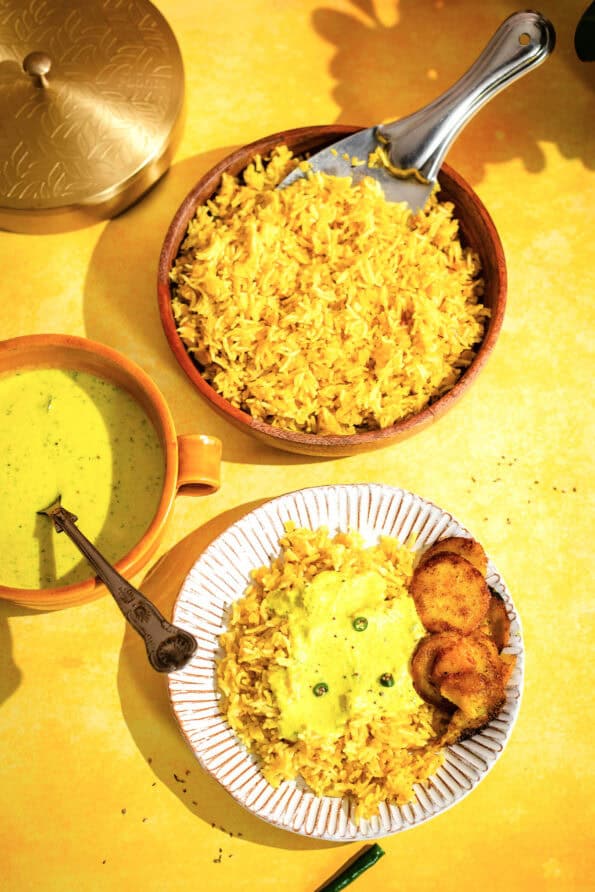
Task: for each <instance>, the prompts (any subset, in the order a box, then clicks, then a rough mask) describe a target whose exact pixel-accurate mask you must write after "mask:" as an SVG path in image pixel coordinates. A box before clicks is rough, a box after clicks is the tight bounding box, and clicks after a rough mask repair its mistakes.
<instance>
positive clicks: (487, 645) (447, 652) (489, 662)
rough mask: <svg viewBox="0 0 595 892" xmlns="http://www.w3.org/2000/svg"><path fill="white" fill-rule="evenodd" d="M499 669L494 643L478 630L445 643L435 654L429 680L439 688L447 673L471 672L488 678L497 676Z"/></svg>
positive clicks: (498, 659)
mask: <svg viewBox="0 0 595 892" xmlns="http://www.w3.org/2000/svg"><path fill="white" fill-rule="evenodd" d="M500 671H501V670H500V657H499V654H498V649H497V647H496V645H495V644H494V642H493V641H492V639H491V638H488V636H487V635H484V634H483V633H482V632H479V631H478V632H473V633H471V635H466V636H461V637H460V638H459V640H458V641H457V642H454V643H451V644H450V645H447V646H446V647H444V648H443V649H442V650H440V651H439V652H438V653H437V654H436V658H435V660H434V664H433V666H432V673H431V681H432V682H433V684H435V685H436V686H437V687H438V688H439V687H440V685H441V683H442V681H443V680H444V679H445V678H446V677H447V676H449V675H460V674H461V673H467V672H473V673H475V674H476V675H480V676H485V677H488V678H489V677H493V676H497V675H498V674H499V672H500Z"/></svg>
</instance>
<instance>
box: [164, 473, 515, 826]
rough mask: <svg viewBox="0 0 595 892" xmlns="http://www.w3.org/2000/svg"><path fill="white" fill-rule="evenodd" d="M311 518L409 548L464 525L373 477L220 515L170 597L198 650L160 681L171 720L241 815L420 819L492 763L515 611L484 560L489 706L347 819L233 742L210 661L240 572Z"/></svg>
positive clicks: (509, 704)
mask: <svg viewBox="0 0 595 892" xmlns="http://www.w3.org/2000/svg"><path fill="white" fill-rule="evenodd" d="M288 520H292V521H294V522H295V523H296V524H297V525H298V526H302V527H307V528H310V529H316V528H317V527H321V526H325V527H328V529H329V532H330V534H331V535H333V534H334V533H335V532H336V531H337V530H344V531H347V530H349V529H351V530H358V531H359V532H360V533H361V534H362V536H363V537H364V540H365V542H366V544H370V545H371V544H373V543H375V542H376V541H377V540H378V537H379V536H381V535H383V536H395V537H397V538H398V539H399V540H400V541H402V542H405V541H406V540H408V538H409V537H410V535H411V534H412V533H414V534H415V536H416V546H415V547H416V548H418V549H419V548H422V547H426V546H428V545H430V544H432V543H433V542H435V541H436V540H437V539H441V538H445V537H447V536H469V535H470V533H469V531H468V530H467V529H466V528H465V527H463V526H462V525H461V524H460V523H459V522H458V521H457V520H456V519H455V518H454V517H452V515H451V514H449V513H448V512H447V511H443V510H442V509H441V508H438V507H437V506H436V505H433V504H432V503H431V502H428V501H426V500H425V499H422V498H421V497H420V496H417V495H414V494H413V493H410V492H407V491H406V490H402V489H397V488H395V487H392V486H386V485H382V484H374V483H371V484H367V483H366V484H344V485H336V486H317V487H312V488H309V489H302V490H299V491H297V492H291V493H288V494H287V495H283V496H280V497H278V498H276V499H272V500H271V501H269V502H267V503H265V504H264V505H262V506H261V507H259V508H257V509H255V510H254V511H251V512H250V514H247V515H246V516H245V517H243V518H242V519H241V520H239V521H237V523H234V524H233V525H232V526H230V527H229V528H228V529H227V530H226V531H225V532H224V533H222V534H221V535H220V536H219V537H218V538H217V539H215V541H214V542H212V543H211V545H209V547H208V548H207V549H206V550H205V551H204V552H203V553H202V555H201V556H200V558H199V559H198V560H197V562H196V564H195V565H194V567H193V568H192V570H191V571H190V573H189V574H188V576H187V578H186V580H185V582H184V584H183V586H182V589H181V591H180V594H179V596H178V599H177V602H176V605H175V609H174V617H173V620H174V622H175V623H176V624H177V625H180V626H182V627H183V628H185V629H187V630H188V631H189V632H191V633H192V634H193V635H194V636H195V637H196V639H197V641H198V649H197V652H196V654H195V655H194V657H193V658H192V660H191V661H190V663H188V665H187V666H186V667H185V668H184V669H183V670H181V671H179V672H175V673H172V674H171V675H170V676H169V692H170V698H171V703H172V706H173V710H174V713H175V715H176V718H177V720H178V722H179V725H180V728H181V731H182V733H183V735H184V736H185V738H186V740H187V741H188V744H189V745H190V747H191V749H192V750H193V752H194V754H195V755H196V758H197V759H198V761H199V763H200V765H201V766H202V768H203V769H204V770H205V771H207V772H209V773H210V774H211V775H212V776H213V777H214V778H216V779H217V780H218V781H219V783H220V784H222V786H223V787H224V788H225V789H226V790H227V791H228V792H229V793H230V794H231V795H232V796H233V797H234V798H235V799H236V800H237V801H238V802H239V803H240V804H241V805H242V806H244V807H245V808H247V809H248V810H249V811H250V812H252V814H254V815H256V816H257V817H259V818H262V819H263V820H264V821H267V822H269V823H270V824H273V825H274V826H275V827H279V828H281V829H283V830H289V831H291V832H293V833H299V834H302V835H304V836H309V837H312V838H316V839H326V840H332V841H335V842H350V841H353V840H368V839H372V838H378V837H381V836H387V835H389V834H393V833H398V832H400V831H403V830H407V829H409V828H411V827H415V826H416V825H418V824H422V823H424V822H425V821H427V820H429V819H430V818H433V817H435V816H436V815H438V814H441V813H442V812H444V811H446V810H447V809H449V808H451V807H452V806H453V805H455V804H456V803H457V802H460V800H461V799H463V797H465V796H466V795H467V794H468V793H470V792H471V791H472V790H473V789H474V788H475V787H476V786H477V785H478V784H479V783H480V782H481V781H482V780H483V778H484V777H485V776H486V774H487V773H488V771H489V770H490V769H491V768H492V766H493V765H494V763H495V762H496V760H497V759H498V757H499V756H500V754H501V753H502V751H503V749H504V747H505V746H506V744H507V742H508V739H509V737H510V733H511V731H512V728H513V725H514V722H515V719H516V716H517V713H518V708H519V704H520V699H521V690H522V684H523V664H524V660H523V641H522V631H521V624H520V621H519V617H518V615H517V612H516V610H515V607H514V604H513V601H512V598H511V596H510V593H509V591H508V589H507V587H506V584H505V582H504V580H503V579H502V577H501V575H500V574H499V573H498V570H497V569H496V567H495V566H494V565H493V563H492V561H491V560H489V564H488V574H487V582H488V585H490V586H491V587H492V588H493V589H495V591H497V592H498V594H500V595H501V596H502V598H503V600H504V603H505V605H506V610H507V613H508V616H509V617H510V620H511V628H510V642H509V644H508V646H507V647H506V648H505V650H506V652H508V653H513V654H515V655H516V657H517V659H516V665H515V669H514V672H513V674H512V677H511V679H510V681H509V683H508V686H507V690H506V702H505V704H504V706H503V707H502V710H501V711H500V714H499V715H498V716H497V717H496V718H495V719H493V720H492V721H491V722H490V723H489V725H488V726H487V727H486V728H485V729H483V730H482V731H481V732H479V733H477V734H475V735H474V736H473V737H472V738H470V739H469V740H465V741H463V742H461V743H458V744H456V745H453V746H449V747H447V748H446V751H445V759H444V763H443V764H442V766H441V767H440V768H439V769H438V771H437V772H436V773H435V774H434V775H432V776H431V777H430V778H429V779H428V780H427V781H426V782H424V783H421V784H417V785H416V786H415V796H414V798H413V800H412V801H411V802H409V803H408V804H407V805H403V806H396V805H387V804H386V803H381V804H380V806H379V808H378V811H377V813H376V814H375V815H373V816H372V817H371V818H370V819H368V820H364V821H360V822H359V824H356V823H355V821H354V816H353V805H352V804H350V803H349V802H348V801H347V800H345V799H340V798H332V797H328V796H327V797H317V796H315V795H314V794H313V793H312V792H311V791H310V790H309V789H308V787H307V786H306V785H305V784H304V783H303V782H301V781H300V780H299V779H298V780H297V781H285V782H284V783H282V784H281V785H280V786H279V787H277V788H274V787H272V786H271V785H270V784H269V783H268V782H267V781H266V780H265V779H264V777H263V776H262V774H261V772H260V769H259V765H258V761H257V759H256V758H255V757H253V756H252V755H251V754H250V753H249V752H248V751H247V749H246V747H245V746H244V745H243V744H242V743H240V741H239V740H238V738H237V737H236V735H235V734H234V732H233V731H232V729H231V728H230V727H229V725H228V724H227V722H226V720H225V718H224V717H223V714H222V713H221V711H220V707H219V694H218V691H217V688H216V681H215V665H216V664H215V661H216V658H217V656H218V655H219V654H220V650H219V643H218V638H219V635H220V634H221V632H223V631H224V630H225V628H226V623H227V618H228V615H229V608H230V605H231V603H232V602H233V601H235V600H237V599H238V598H240V597H242V595H243V594H244V592H245V590H246V588H247V586H248V584H249V582H250V571H251V570H253V569H255V568H256V567H260V566H262V565H263V564H268V563H269V562H270V561H271V559H272V558H274V557H275V556H276V555H277V554H278V553H279V551H280V547H279V539H280V538H281V536H282V535H283V532H284V523H285V522H286V521H288Z"/></svg>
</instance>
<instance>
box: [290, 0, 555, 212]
mask: <svg viewBox="0 0 595 892" xmlns="http://www.w3.org/2000/svg"><path fill="white" fill-rule="evenodd" d="M555 42H556V34H555V31H554V28H553V25H552V24H551V22H549V21H548V20H547V19H546V18H544V16H542V15H540V13H538V12H532V11H530V10H527V11H525V12H517V13H514V14H513V15H511V16H509V17H508V18H507V19H506V20H505V21H504V22H502V24H501V25H500V27H499V28H498V30H497V31H496V33H495V34H494V35H493V37H492V39H491V40H490V41H489V43H488V44H487V46H486V47H485V49H484V50H483V52H482V53H481V55H480V56H479V58H478V59H477V60H476V61H475V62H474V63H473V65H472V66H471V68H469V70H468V71H466V72H465V74H463V75H462V77H460V78H459V80H458V81H457V82H456V83H455V84H453V85H452V86H451V87H450V88H449V89H448V90H446V92H445V93H443V94H442V95H441V96H438V97H437V98H436V99H434V100H433V101H432V102H430V104H429V105H426V106H425V107H424V108H421V109H420V110H419V111H417V112H415V113H414V114H412V115H408V116H407V117H405V118H401V119H400V120H397V121H393V122H391V123H390V124H380V125H378V126H377V127H368V128H367V129H366V130H359V131H358V132H357V133H354V134H353V135H352V136H347V137H346V138H345V139H342V140H340V141H339V142H337V143H335V144H334V145H332V146H328V147H327V148H326V149H322V151H320V152H317V153H316V154H315V155H313V156H312V157H311V158H308V168H309V170H312V171H314V172H316V171H321V172H323V173H327V174H331V175H332V176H338V177H351V179H352V180H353V181H354V182H358V181H359V180H361V179H362V177H373V178H374V179H375V180H378V181H379V182H380V185H381V186H382V190H383V192H384V195H385V198H386V200H387V201H404V202H406V203H407V204H408V205H409V207H410V208H411V210H412V211H414V212H415V211H417V210H419V209H420V208H422V207H423V206H424V205H425V203H426V201H427V199H428V197H429V196H430V194H431V192H432V190H433V188H434V186H435V185H436V180H437V178H438V172H439V171H440V167H441V165H442V162H443V160H444V156H445V155H446V153H447V151H448V149H449V148H450V146H451V144H452V143H453V142H454V140H455V139H456V137H457V136H458V135H459V133H460V131H461V130H462V129H463V127H464V126H465V124H467V122H468V121H469V120H470V119H471V118H472V117H473V116H474V115H475V114H476V112H478V111H479V109H480V108H482V106H484V105H485V103H486V102H488V100H490V99H492V97H494V96H496V94H497V93H499V92H500V91H501V90H503V89H504V88H505V87H507V86H508V85H509V84H511V83H512V82H513V81H515V80H516V79H517V78H519V77H521V75H523V74H526V73H527V72H528V71H531V70H532V69H533V68H536V67H537V66H538V65H540V64H541V63H542V62H544V61H545V60H546V59H547V57H548V56H549V54H550V53H551V51H552V50H553V48H554V45H555ZM378 151H379V155H380V158H381V161H380V163H378V164H375V165H374V166H373V167H370V166H369V159H370V155H372V154H373V153H374V152H378ZM354 159H357V163H356V165H355V166H354V164H353V163H352V162H353V160H354ZM305 175H307V174H306V172H305V171H304V170H302V168H301V167H297V168H296V169H295V170H293V171H292V172H291V173H290V174H289V175H288V176H286V177H285V179H284V180H283V181H282V182H281V183H280V184H279V186H278V187H277V188H279V189H283V188H285V187H286V186H289V185H291V183H293V182H295V180H297V179H299V178H300V177H302V176H305Z"/></svg>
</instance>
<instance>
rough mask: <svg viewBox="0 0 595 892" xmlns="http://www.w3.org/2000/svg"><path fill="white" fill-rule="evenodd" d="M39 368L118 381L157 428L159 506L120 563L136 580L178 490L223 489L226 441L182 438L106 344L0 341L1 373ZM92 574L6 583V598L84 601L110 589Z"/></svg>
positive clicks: (154, 393) (43, 603)
mask: <svg viewBox="0 0 595 892" xmlns="http://www.w3.org/2000/svg"><path fill="white" fill-rule="evenodd" d="M36 368H59V369H76V370H78V371H82V372H88V373H89V374H91V375H95V376H96V377H98V378H103V379H105V380H108V381H110V382H112V383H114V384H116V385H117V386H118V387H120V388H122V389H123V390H126V391H127V392H128V393H129V394H130V395H131V396H133V397H134V398H135V399H136V400H137V401H138V403H139V404H140V406H141V407H142V408H143V410H144V411H145V413H146V414H147V416H148V417H149V419H150V420H151V421H152V423H153V425H154V427H155V429H156V431H157V434H158V436H159V439H160V441H161V445H162V449H163V456H164V463H165V468H164V475H163V488H162V492H161V496H160V499H159V503H158V506H157V510H156V512H155V515H154V516H153V518H152V519H151V521H150V523H149V526H148V528H147V530H146V532H145V533H144V535H143V536H142V538H141V539H140V541H139V542H138V543H137V544H136V545H135V546H134V547H133V548H132V549H131V550H130V551H129V552H128V553H127V554H126V555H124V557H122V559H121V560H119V561H118V562H117V563H116V564H115V567H116V569H117V570H118V572H119V573H121V575H122V576H124V577H125V578H130V577H131V576H132V575H134V574H135V573H136V572H138V571H139V570H140V569H141V568H142V567H143V566H144V565H145V564H146V563H147V562H148V560H149V559H150V557H151V556H152V555H153V554H154V552H155V550H156V549H157V546H158V545H159V542H160V541H161V538H162V536H163V533H164V532H165V529H166V525H167V521H168V519H169V516H170V514H171V510H172V507H173V502H174V498H175V496H176V494H177V492H178V491H179V490H181V489H184V490H185V491H189V492H194V493H196V494H206V493H210V492H213V491H214V490H216V489H218V488H219V469H220V459H221V443H220V441H219V440H217V439H216V438H214V437H206V436H202V435H200V434H186V435H180V436H177V435H176V431H175V428H174V423H173V419H172V417H171V414H170V411H169V409H168V406H167V404H166V402H165V399H164V397H163V395H162V394H161V392H160V391H159V390H158V388H157V387H156V386H155V384H154V383H153V381H152V380H151V378H150V377H149V376H148V375H147V374H146V373H145V372H144V371H143V370H142V369H141V368H140V367H139V366H137V365H136V364H135V363H133V362H132V361H131V360H130V359H127V357H125V356H123V355H122V354H120V353H118V352H116V351H115V350H112V349H111V348H110V347H107V346H105V345H104V344H100V343H98V342H96V341H91V340H88V339H86V338H80V337H74V336H71V335H61V334H42V335H30V336H25V337H19V338H12V339H11V340H7V341H2V342H0V375H6V374H11V373H13V372H16V371H18V370H24V369H36ZM66 507H68V506H66ZM71 510H72V509H71ZM83 532H84V530H83ZM89 574H90V575H89V578H88V579H86V580H84V581H83V582H80V583H75V584H71V585H63V586H56V587H54V588H45V589H26V588H12V587H8V586H4V585H0V599H5V600H9V601H13V602H16V603H17V604H20V605H22V606H24V607H30V608H34V609H38V610H54V609H58V608H62V607H71V606H74V605H77V604H83V603H85V602H87V601H91V600H93V599H95V598H98V597H100V596H101V595H104V594H106V593H107V589H106V588H105V586H104V585H103V583H101V582H100V581H99V580H98V579H96V578H95V577H94V576H93V575H92V570H91V567H89ZM0 579H1V576H0Z"/></svg>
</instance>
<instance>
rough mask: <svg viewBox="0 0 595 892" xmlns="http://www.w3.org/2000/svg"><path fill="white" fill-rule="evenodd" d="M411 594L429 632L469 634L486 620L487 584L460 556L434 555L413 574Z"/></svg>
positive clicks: (488, 595)
mask: <svg viewBox="0 0 595 892" xmlns="http://www.w3.org/2000/svg"><path fill="white" fill-rule="evenodd" d="M410 592H411V595H412V597H413V600H414V602H415V606H416V608H417V612H418V614H419V617H420V619H421V621H422V623H423V624H424V626H425V627H426V629H427V630H428V631H429V632H443V631H447V630H454V631H458V632H462V633H463V634H468V633H469V632H472V631H473V630H474V629H476V628H477V627H478V626H479V624H480V623H481V622H483V620H484V619H485V616H486V613H487V610H488V605H489V602H490V593H489V591H488V587H487V585H486V581H485V579H484V578H483V576H482V575H481V573H480V572H479V570H477V569H476V568H475V567H474V566H473V565H472V564H471V563H469V561H468V560H467V559H466V558H464V557H461V556H460V555H458V554H454V553H451V552H443V553H440V554H435V555H432V556H431V557H429V558H428V559H427V560H425V561H424V562H423V563H422V564H420V565H419V566H418V567H417V568H416V569H415V571H414V573H413V578H412V580H411V587H410Z"/></svg>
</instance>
